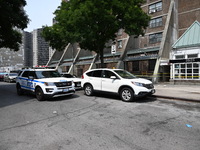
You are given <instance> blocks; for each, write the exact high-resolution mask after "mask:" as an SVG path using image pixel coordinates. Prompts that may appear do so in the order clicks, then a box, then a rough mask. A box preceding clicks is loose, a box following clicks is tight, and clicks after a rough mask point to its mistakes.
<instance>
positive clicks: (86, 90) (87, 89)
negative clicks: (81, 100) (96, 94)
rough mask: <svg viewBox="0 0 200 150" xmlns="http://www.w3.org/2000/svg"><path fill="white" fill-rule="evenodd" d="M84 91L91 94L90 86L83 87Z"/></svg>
mask: <svg viewBox="0 0 200 150" xmlns="http://www.w3.org/2000/svg"><path fill="white" fill-rule="evenodd" d="M85 93H86V95H90V94H91V88H90V87H89V86H87V87H86V88H85Z"/></svg>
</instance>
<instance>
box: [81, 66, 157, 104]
mask: <svg viewBox="0 0 200 150" xmlns="http://www.w3.org/2000/svg"><path fill="white" fill-rule="evenodd" d="M81 86H82V88H83V89H84V92H85V94H86V95H87V96H91V95H93V92H94V91H105V92H112V93H117V94H119V95H120V97H121V99H122V100H123V101H126V102H130V101H133V100H134V99H135V98H136V97H144V96H147V95H151V94H153V93H155V89H154V86H153V84H152V82H151V81H149V80H147V79H142V78H137V77H135V76H134V75H133V74H131V73H130V72H128V71H125V70H122V69H106V68H105V69H92V70H88V71H86V72H85V73H84V74H83V76H82V82H81Z"/></svg>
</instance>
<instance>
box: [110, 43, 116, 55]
mask: <svg viewBox="0 0 200 150" xmlns="http://www.w3.org/2000/svg"><path fill="white" fill-rule="evenodd" d="M115 53H116V45H112V46H111V54H115Z"/></svg>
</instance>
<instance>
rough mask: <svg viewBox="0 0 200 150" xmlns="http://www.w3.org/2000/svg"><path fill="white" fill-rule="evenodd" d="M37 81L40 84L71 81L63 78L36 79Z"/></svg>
mask: <svg viewBox="0 0 200 150" xmlns="http://www.w3.org/2000/svg"><path fill="white" fill-rule="evenodd" d="M37 80H38V81H41V82H67V81H72V80H70V79H67V78H63V77H57V78H42V79H37Z"/></svg>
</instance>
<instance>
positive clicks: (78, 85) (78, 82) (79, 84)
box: [61, 73, 82, 90]
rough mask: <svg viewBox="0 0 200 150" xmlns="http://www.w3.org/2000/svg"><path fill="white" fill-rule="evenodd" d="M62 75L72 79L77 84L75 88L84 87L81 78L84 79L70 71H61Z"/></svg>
mask: <svg viewBox="0 0 200 150" xmlns="http://www.w3.org/2000/svg"><path fill="white" fill-rule="evenodd" d="M61 76H62V77H65V78H68V79H70V80H72V81H73V82H74V84H75V89H76V90H78V89H82V87H81V80H82V79H81V78H77V77H76V76H74V75H71V74H69V73H61Z"/></svg>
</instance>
